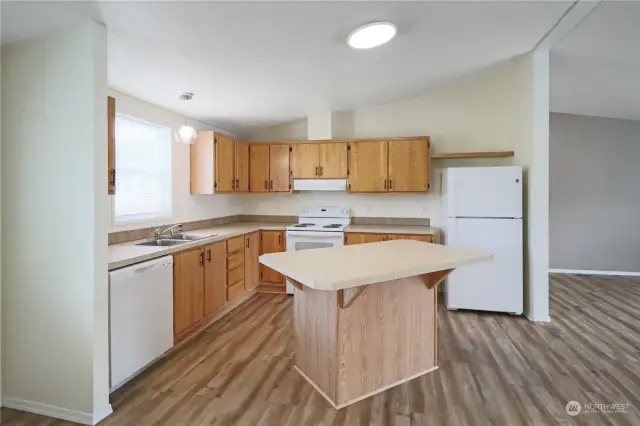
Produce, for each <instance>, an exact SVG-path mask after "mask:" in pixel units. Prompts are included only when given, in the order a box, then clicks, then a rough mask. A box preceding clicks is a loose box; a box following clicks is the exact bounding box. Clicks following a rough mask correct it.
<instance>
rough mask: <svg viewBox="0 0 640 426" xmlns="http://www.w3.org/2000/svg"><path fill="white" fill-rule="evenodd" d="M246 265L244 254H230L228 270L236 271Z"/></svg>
mask: <svg viewBox="0 0 640 426" xmlns="http://www.w3.org/2000/svg"><path fill="white" fill-rule="evenodd" d="M243 265H244V253H234V254H230V255H229V257H228V260H227V270H229V271H230V270H232V269H236V268H237V267H239V266H243Z"/></svg>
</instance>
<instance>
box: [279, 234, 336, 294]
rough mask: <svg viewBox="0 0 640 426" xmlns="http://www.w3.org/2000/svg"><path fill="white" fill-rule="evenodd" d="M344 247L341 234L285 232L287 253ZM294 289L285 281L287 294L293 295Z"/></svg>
mask: <svg viewBox="0 0 640 426" xmlns="http://www.w3.org/2000/svg"><path fill="white" fill-rule="evenodd" d="M343 245H344V233H343V232H314V231H293V232H287V251H300V250H311V249H317V248H329V247H340V246H343ZM294 289H295V287H294V286H293V284H291V283H290V282H289V280H287V294H294Z"/></svg>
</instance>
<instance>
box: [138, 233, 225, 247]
mask: <svg viewBox="0 0 640 426" xmlns="http://www.w3.org/2000/svg"><path fill="white" fill-rule="evenodd" d="M216 235H218V234H211V235H193V234H174V235H167V236H166V237H160V238H154V239H152V240H149V241H144V242H142V243H138V244H136V245H137V246H152V247H169V246H177V245H179V244H186V243H190V242H191V241H197V240H202V239H204V238H209V237H215V236H216Z"/></svg>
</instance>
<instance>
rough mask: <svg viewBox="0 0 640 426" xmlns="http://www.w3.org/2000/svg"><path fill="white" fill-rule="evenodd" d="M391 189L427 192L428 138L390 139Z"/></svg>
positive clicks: (393, 190) (392, 190)
mask: <svg viewBox="0 0 640 426" xmlns="http://www.w3.org/2000/svg"><path fill="white" fill-rule="evenodd" d="M388 185H389V191H391V192H427V191H428V189H429V142H428V141H427V140H426V139H416V140H401V141H389V184H388Z"/></svg>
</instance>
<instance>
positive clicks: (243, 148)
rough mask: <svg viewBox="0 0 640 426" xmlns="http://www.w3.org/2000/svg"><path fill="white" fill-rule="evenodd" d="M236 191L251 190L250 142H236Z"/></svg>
mask: <svg viewBox="0 0 640 426" xmlns="http://www.w3.org/2000/svg"><path fill="white" fill-rule="evenodd" d="M235 177H236V192H249V144H248V143H247V142H243V141H237V142H236V170H235Z"/></svg>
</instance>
